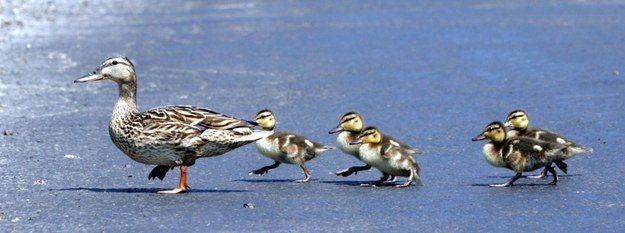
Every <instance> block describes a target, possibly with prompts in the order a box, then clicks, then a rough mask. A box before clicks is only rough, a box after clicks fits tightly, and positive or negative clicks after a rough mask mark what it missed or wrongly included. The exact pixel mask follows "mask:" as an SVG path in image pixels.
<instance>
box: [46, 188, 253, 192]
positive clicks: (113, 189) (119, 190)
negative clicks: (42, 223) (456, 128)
mask: <svg viewBox="0 0 625 233" xmlns="http://www.w3.org/2000/svg"><path fill="white" fill-rule="evenodd" d="M48 190H49V191H90V192H96V193H158V191H162V190H165V189H158V188H82V187H80V188H63V189H48ZM242 192H250V191H248V190H212V189H211V190H209V189H189V190H187V193H242Z"/></svg>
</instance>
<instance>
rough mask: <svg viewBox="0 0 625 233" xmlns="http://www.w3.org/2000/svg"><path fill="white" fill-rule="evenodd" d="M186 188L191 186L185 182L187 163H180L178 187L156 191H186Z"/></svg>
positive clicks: (169, 192)
mask: <svg viewBox="0 0 625 233" xmlns="http://www.w3.org/2000/svg"><path fill="white" fill-rule="evenodd" d="M187 188H191V187H190V186H189V185H188V184H187V165H180V183H179V185H178V188H175V189H172V190H163V191H158V193H162V194H176V193H184V192H186V191H187Z"/></svg>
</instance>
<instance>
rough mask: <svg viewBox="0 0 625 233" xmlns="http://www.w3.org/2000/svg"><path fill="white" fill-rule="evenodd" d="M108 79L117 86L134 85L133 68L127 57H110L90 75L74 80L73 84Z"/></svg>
mask: <svg viewBox="0 0 625 233" xmlns="http://www.w3.org/2000/svg"><path fill="white" fill-rule="evenodd" d="M105 79H110V80H113V81H115V82H116V83H117V84H126V83H135V82H136V81H137V80H136V76H135V66H134V64H132V62H131V61H130V59H128V58H127V57H111V58H109V59H106V61H104V63H102V65H100V67H99V68H98V69H97V70H96V71H94V72H91V73H90V74H88V75H86V76H84V77H82V78H79V79H76V80H74V83H84V82H90V81H100V80H105Z"/></svg>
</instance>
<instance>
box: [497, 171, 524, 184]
mask: <svg viewBox="0 0 625 233" xmlns="http://www.w3.org/2000/svg"><path fill="white" fill-rule="evenodd" d="M519 178H521V173H520V172H518V173H517V174H516V175H514V177H512V179H510V180H509V181H508V182H506V183H503V184H491V185H489V186H490V187H497V188H499V187H510V186H512V185H513V184H514V182H515V181H517V180H518V179H519Z"/></svg>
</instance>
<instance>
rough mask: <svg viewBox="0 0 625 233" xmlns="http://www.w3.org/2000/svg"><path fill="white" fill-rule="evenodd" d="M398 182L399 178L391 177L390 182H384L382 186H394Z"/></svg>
mask: <svg viewBox="0 0 625 233" xmlns="http://www.w3.org/2000/svg"><path fill="white" fill-rule="evenodd" d="M396 181H397V176H393V175H391V176H390V177H389V178H388V180H385V181H384V182H382V184H384V185H394V184H395V182H396Z"/></svg>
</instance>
